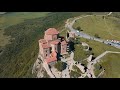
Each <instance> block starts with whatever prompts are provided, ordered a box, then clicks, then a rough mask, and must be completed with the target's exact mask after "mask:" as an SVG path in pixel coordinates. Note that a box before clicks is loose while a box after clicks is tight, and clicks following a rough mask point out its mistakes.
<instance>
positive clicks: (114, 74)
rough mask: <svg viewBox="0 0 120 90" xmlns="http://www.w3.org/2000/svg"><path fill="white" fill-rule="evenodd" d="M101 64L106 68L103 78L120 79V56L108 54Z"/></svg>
mask: <svg viewBox="0 0 120 90" xmlns="http://www.w3.org/2000/svg"><path fill="white" fill-rule="evenodd" d="M100 64H101V65H102V66H103V68H105V73H104V74H103V76H102V77H103V78H120V68H119V67H120V54H107V55H106V56H105V57H103V58H102V59H101V62H100Z"/></svg>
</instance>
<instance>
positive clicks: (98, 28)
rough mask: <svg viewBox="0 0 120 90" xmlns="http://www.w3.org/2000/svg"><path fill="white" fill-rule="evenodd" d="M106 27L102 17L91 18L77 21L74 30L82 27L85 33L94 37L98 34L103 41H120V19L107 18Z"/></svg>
mask: <svg viewBox="0 0 120 90" xmlns="http://www.w3.org/2000/svg"><path fill="white" fill-rule="evenodd" d="M106 23H107V25H108V27H107V26H106V24H105V22H104V19H103V18H102V16H89V17H85V18H82V19H80V20H77V21H76V23H75V24H74V25H73V27H74V28H77V27H78V26H80V27H81V29H82V30H83V32H85V33H87V34H89V35H92V36H94V35H95V34H98V35H99V36H100V37H101V38H102V39H115V40H120V37H119V36H120V26H119V23H120V19H118V18H115V17H107V18H106Z"/></svg>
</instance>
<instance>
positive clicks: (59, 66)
mask: <svg viewBox="0 0 120 90" xmlns="http://www.w3.org/2000/svg"><path fill="white" fill-rule="evenodd" d="M66 65H67V64H66V63H64V62H61V61H58V62H57V63H56V64H55V68H57V70H58V71H60V72H61V71H62V70H64V69H65V68H66Z"/></svg>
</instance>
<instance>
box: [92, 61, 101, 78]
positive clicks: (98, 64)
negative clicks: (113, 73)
mask: <svg viewBox="0 0 120 90" xmlns="http://www.w3.org/2000/svg"><path fill="white" fill-rule="evenodd" d="M94 67H95V69H94V73H95V76H96V77H97V76H98V75H99V74H100V73H101V72H102V70H103V69H100V63H96V64H95V65H94Z"/></svg>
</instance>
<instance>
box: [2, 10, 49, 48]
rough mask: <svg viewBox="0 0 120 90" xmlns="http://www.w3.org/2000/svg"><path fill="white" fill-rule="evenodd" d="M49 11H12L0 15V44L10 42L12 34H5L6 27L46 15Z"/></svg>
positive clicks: (3, 44)
mask: <svg viewBox="0 0 120 90" xmlns="http://www.w3.org/2000/svg"><path fill="white" fill-rule="evenodd" d="M47 14H48V12H11V13H6V14H4V15H1V16H0V29H1V30H0V46H5V45H6V44H9V43H10V42H9V40H10V39H11V37H10V36H7V35H4V29H5V28H7V27H9V26H12V25H16V24H19V23H21V22H24V21H25V20H27V19H33V18H38V17H44V16H46V15H47Z"/></svg>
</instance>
